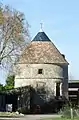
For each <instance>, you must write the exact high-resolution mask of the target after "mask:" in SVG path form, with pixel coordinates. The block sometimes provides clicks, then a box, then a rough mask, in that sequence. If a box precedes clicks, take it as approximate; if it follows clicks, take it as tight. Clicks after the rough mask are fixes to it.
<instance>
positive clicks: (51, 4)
mask: <svg viewBox="0 0 79 120" xmlns="http://www.w3.org/2000/svg"><path fill="white" fill-rule="evenodd" d="M2 2H3V3H4V4H8V5H10V6H11V7H12V8H15V9H17V10H19V11H21V12H24V14H25V17H26V20H27V21H28V23H29V24H30V26H31V27H30V35H31V38H33V37H34V36H35V35H36V33H37V32H38V31H39V29H40V22H41V21H42V22H43V26H44V28H43V29H44V31H45V32H46V33H47V35H48V36H49V38H50V39H51V40H52V41H53V42H54V44H55V45H56V46H57V47H58V49H59V50H60V52H61V53H64V54H65V55H66V59H67V60H68V62H69V64H70V65H69V74H70V76H72V77H71V78H72V79H79V71H78V70H79V68H78V67H79V64H78V62H79V54H78V51H79V0H2ZM1 78H2V80H1V82H3V83H4V78H5V77H4V74H3V73H1Z"/></svg>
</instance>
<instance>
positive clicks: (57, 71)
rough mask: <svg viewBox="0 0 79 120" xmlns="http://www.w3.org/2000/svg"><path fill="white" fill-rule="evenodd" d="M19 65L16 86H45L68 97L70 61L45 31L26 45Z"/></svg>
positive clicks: (54, 92) (56, 93)
mask: <svg viewBox="0 0 79 120" xmlns="http://www.w3.org/2000/svg"><path fill="white" fill-rule="evenodd" d="M17 66H18V68H19V72H18V73H17V74H16V76H15V88H17V87H23V86H27V85H31V86H33V87H34V88H35V87H36V86H44V87H45V88H46V89H47V90H48V91H49V93H50V94H53V95H54V96H65V97H66V98H68V62H67V61H66V59H65V56H64V55H63V54H61V53H60V52H59V50H58V49H57V48H56V47H55V45H54V44H53V43H52V42H51V40H50V39H49V38H48V36H47V35H46V34H45V32H43V31H40V32H38V34H37V35H36V36H35V37H34V39H33V40H32V41H31V42H30V43H29V44H28V45H26V47H25V49H24V51H23V52H22V54H21V56H20V59H19V61H18V63H17Z"/></svg>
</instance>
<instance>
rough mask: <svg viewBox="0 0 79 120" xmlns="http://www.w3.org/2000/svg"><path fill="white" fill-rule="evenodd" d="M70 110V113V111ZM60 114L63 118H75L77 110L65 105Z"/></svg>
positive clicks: (78, 114)
mask: <svg viewBox="0 0 79 120" xmlns="http://www.w3.org/2000/svg"><path fill="white" fill-rule="evenodd" d="M71 110H72V111H71ZM60 114H61V115H62V117H63V118H73V119H74V118H75V117H79V109H78V108H75V107H72V105H65V106H64V107H63V108H62V109H61V111H60Z"/></svg>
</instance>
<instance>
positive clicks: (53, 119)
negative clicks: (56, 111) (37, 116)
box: [41, 118, 79, 120]
mask: <svg viewBox="0 0 79 120" xmlns="http://www.w3.org/2000/svg"><path fill="white" fill-rule="evenodd" d="M41 120H79V118H74V119H69V118H46V119H45V118H44V119H41Z"/></svg>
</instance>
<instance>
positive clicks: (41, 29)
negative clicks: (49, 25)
mask: <svg viewBox="0 0 79 120" xmlns="http://www.w3.org/2000/svg"><path fill="white" fill-rule="evenodd" d="M40 32H43V23H40Z"/></svg>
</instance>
